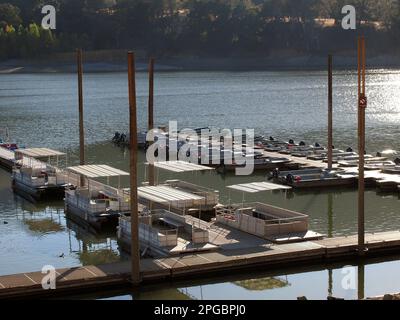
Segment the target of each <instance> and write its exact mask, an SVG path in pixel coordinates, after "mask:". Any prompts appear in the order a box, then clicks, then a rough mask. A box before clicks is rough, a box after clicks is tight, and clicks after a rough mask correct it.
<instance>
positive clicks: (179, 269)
mask: <svg viewBox="0 0 400 320" xmlns="http://www.w3.org/2000/svg"><path fill="white" fill-rule="evenodd" d="M366 247H367V249H368V251H367V252H366V257H373V256H377V255H379V256H381V255H382V254H389V253H398V252H399V250H400V231H391V232H383V233H375V234H366ZM357 258H358V254H357V236H356V235H354V236H350V237H337V238H329V239H323V240H317V241H307V242H299V243H291V244H280V245H272V244H269V245H267V244H266V245H264V246H258V247H255V248H253V249H250V248H248V247H247V248H236V249H232V250H220V251H215V252H207V253H197V254H190V255H182V256H178V257H169V258H163V259H142V260H141V270H142V271H141V275H142V279H143V284H147V283H153V282H157V283H161V282H163V281H173V280H174V279H180V280H183V279H192V278H193V277H196V276H206V275H215V274H218V273H221V274H224V273H226V272H228V271H229V272H233V271H235V270H246V269H247V270H249V269H253V268H257V269H258V270H260V268H261V267H262V270H267V269H277V268H281V267H290V265H296V266H299V265H313V264H320V263H327V262H334V261H341V260H348V259H357ZM56 274H57V281H56V285H57V289H55V290H43V289H42V286H41V281H42V279H43V277H44V275H43V274H42V273H41V272H30V273H22V274H15V275H8V276H1V277H0V299H13V298H14V299H18V298H33V297H47V298H51V297H55V296H62V295H68V294H77V293H80V294H81V293H83V292H89V291H92V292H95V291H99V290H105V289H107V288H116V287H118V288H120V289H121V287H128V286H129V275H130V263H129V262H120V263H114V264H108V265H100V266H84V267H77V268H64V269H58V270H56Z"/></svg>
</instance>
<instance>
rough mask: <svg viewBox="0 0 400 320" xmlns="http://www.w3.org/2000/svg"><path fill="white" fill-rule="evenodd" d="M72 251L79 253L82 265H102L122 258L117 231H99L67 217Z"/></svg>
mask: <svg viewBox="0 0 400 320" xmlns="http://www.w3.org/2000/svg"><path fill="white" fill-rule="evenodd" d="M67 228H68V239H69V250H70V253H73V254H77V256H78V259H79V261H80V262H81V263H82V265H84V266H87V265H101V264H107V263H113V262H118V261H120V260H121V258H120V254H119V251H118V244H117V243H116V238H115V232H104V231H103V232H101V233H100V232H98V231H96V230H93V229H90V227H87V226H82V225H81V224H78V223H75V222H74V221H73V220H71V219H67Z"/></svg>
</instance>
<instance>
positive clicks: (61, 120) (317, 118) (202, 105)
mask: <svg viewBox="0 0 400 320" xmlns="http://www.w3.org/2000/svg"><path fill="white" fill-rule="evenodd" d="M326 82H327V81H326V74H325V73H324V72H164V73H159V74H157V75H156V97H155V115H156V119H155V122H156V123H157V124H160V125H161V124H167V123H168V121H169V120H176V121H178V125H179V127H180V128H184V127H203V126H215V127H220V128H243V129H244V128H254V129H255V130H256V132H257V133H261V134H265V135H268V136H269V135H273V136H277V137H281V138H285V139H289V138H294V139H295V140H297V141H299V140H300V139H301V140H305V141H307V142H309V143H310V144H311V143H313V142H316V141H318V142H320V143H325V140H326V118H327V114H326V91H327V88H326ZM84 85H85V128H86V139H87V157H88V162H90V163H97V164H110V165H113V166H115V167H118V168H121V169H127V168H128V161H129V157H128V154H127V152H126V151H124V150H121V149H120V148H118V147H115V146H113V145H112V144H111V143H109V142H107V141H109V140H110V139H111V138H112V136H113V133H114V132H115V131H126V130H127V127H128V107H127V76H126V74H122V73H121V74H119V73H107V74H88V75H86V76H85V83H84ZM137 85H138V108H139V110H138V113H139V114H138V121H139V126H140V127H141V128H143V129H144V128H145V125H146V116H147V114H146V105H147V77H146V75H145V74H143V73H139V74H138V75H137ZM356 85H357V83H356V76H355V74H354V73H352V72H345V71H341V72H337V73H336V74H335V80H334V86H335V88H334V110H335V114H334V126H335V132H334V139H335V146H336V147H340V148H346V147H347V146H353V147H356V146H357V143H356V128H357V123H356V94H357V87H356ZM399 89H400V71H392V70H391V71H389V70H374V71H371V72H370V74H369V75H368V87H367V94H368V98H369V106H368V109H367V135H368V136H367V149H368V151H369V152H376V151H382V150H383V149H387V148H390V149H397V150H398V149H400V148H399V143H398V137H399V134H400V129H399V128H400V127H399V123H400V107H399V106H398V103H397V102H398V101H400V90H399ZM0 115H1V116H0V128H4V127H8V128H9V130H10V132H11V135H12V137H13V138H15V139H16V140H17V141H18V142H19V143H21V144H23V145H26V146H29V147H51V148H56V149H59V150H64V151H67V152H68V163H69V164H72V163H75V162H76V160H77V152H78V150H77V147H78V135H77V134H78V130H77V119H78V117H77V97H76V77H75V75H72V74H21V75H0ZM139 160H140V162H141V163H140V164H139V166H140V170H139V173H140V177H139V179H140V180H141V181H143V180H144V179H145V177H144V175H145V170H144V167H143V164H142V163H143V162H144V161H145V155H144V154H143V153H141V152H139ZM264 175H265V174H264V173H258V174H257V175H253V176H252V177H235V176H232V175H225V176H221V175H218V174H215V173H205V174H186V175H182V174H175V175H172V174H167V173H159V176H158V179H159V180H160V181H161V180H164V179H167V178H177V179H184V180H189V181H192V182H194V183H197V184H200V185H204V186H209V187H211V188H215V189H216V190H220V197H221V201H222V202H227V201H229V199H231V200H232V201H241V200H242V194H235V193H234V192H232V193H229V192H228V191H227V189H226V186H228V185H231V184H236V183H241V182H252V181H262V180H263V179H264V178H265V177H264ZM125 183H127V181H125ZM356 197H357V193H356V192H355V191H354V190H351V189H337V190H334V191H329V192H326V191H313V192H287V193H286V192H276V193H262V194H258V195H252V196H246V199H245V200H246V201H260V202H267V203H270V204H273V205H277V206H281V207H285V208H288V209H295V210H297V211H300V212H304V213H307V214H308V215H309V216H310V228H311V229H312V230H315V231H318V232H321V233H323V234H326V235H327V236H334V235H349V234H353V233H355V232H356V230H357V229H356V228H357V218H356V203H357V202H356ZM4 222H6V223H4ZM366 229H367V231H372V232H374V231H384V230H398V229H400V215H399V196H398V195H397V194H384V195H382V194H377V193H376V191H375V190H373V189H371V190H368V191H367V196H366ZM120 259H121V257H120V252H119V248H118V245H117V243H116V238H115V235H114V234H109V235H96V236H95V235H91V234H89V233H87V232H86V231H85V230H83V229H82V228H80V227H79V225H76V224H73V223H71V222H70V221H67V220H66V218H65V216H64V206H63V202H59V203H43V204H31V203H29V202H28V201H26V200H24V199H22V198H20V197H19V196H16V195H14V194H13V193H12V190H11V188H10V174H9V173H7V172H5V171H3V170H1V169H0V275H3V274H10V273H16V272H26V271H33V270H40V269H41V268H42V266H43V265H46V264H50V265H54V266H55V267H65V266H77V265H88V264H96V263H105V262H112V261H118V260H120ZM399 266H400V262H399V261H392V262H382V261H379V262H374V263H372V264H368V265H366V266H364V267H360V268H362V269H363V270H364V271H365V272H364V278H365V281H363V283H364V288H363V290H362V291H365V292H364V293H365V294H366V295H374V294H383V293H386V292H394V291H400V281H397V279H396V276H395V273H396V272H397V270H399ZM288 267H289V266H288ZM342 278H343V276H342V275H341V268H340V267H338V266H320V268H317V269H315V270H306V271H304V270H299V269H294V270H290V271H287V272H286V271H285V272H282V273H280V274H269V275H264V274H259V273H258V272H253V273H251V274H247V275H246V276H243V275H237V276H233V278H232V277H231V278H228V279H227V278H216V279H209V280H204V281H202V282H198V283H195V282H193V283H190V284H186V283H182V284H176V285H174V286H169V287H162V288H154V287H150V288H144V289H143V290H142V291H141V292H136V293H132V294H129V293H128V294H127V293H113V294H110V293H108V294H105V295H99V296H96V298H109V297H113V298H117V299H131V298H132V297H133V298H144V299H148V298H196V299H202V298H203V299H217V298H226V299H228V298H243V299H274V298H275V299H285V298H288V299H289V298H296V297H297V296H300V295H307V296H308V297H310V298H326V296H327V295H328V293H329V292H332V293H333V294H334V295H338V296H343V297H345V296H346V297H348V298H356V297H357V294H358V293H357V290H353V291H352V290H350V291H349V290H348V291H343V289H342V287H341V281H342Z"/></svg>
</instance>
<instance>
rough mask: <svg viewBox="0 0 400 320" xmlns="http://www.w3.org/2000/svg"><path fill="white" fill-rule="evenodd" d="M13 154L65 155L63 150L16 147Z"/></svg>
mask: <svg viewBox="0 0 400 320" xmlns="http://www.w3.org/2000/svg"><path fill="white" fill-rule="evenodd" d="M15 154H19V155H23V156H26V157H30V158H46V157H58V156H64V155H65V153H63V152H60V151H57V150H52V149H48V148H28V149H18V150H16V151H15Z"/></svg>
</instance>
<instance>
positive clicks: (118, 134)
mask: <svg viewBox="0 0 400 320" xmlns="http://www.w3.org/2000/svg"><path fill="white" fill-rule="evenodd" d="M120 136H121V134H120V133H119V132H118V131H117V132H115V133H114V138H112V141H113V142H118V141H119V139H120Z"/></svg>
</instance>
